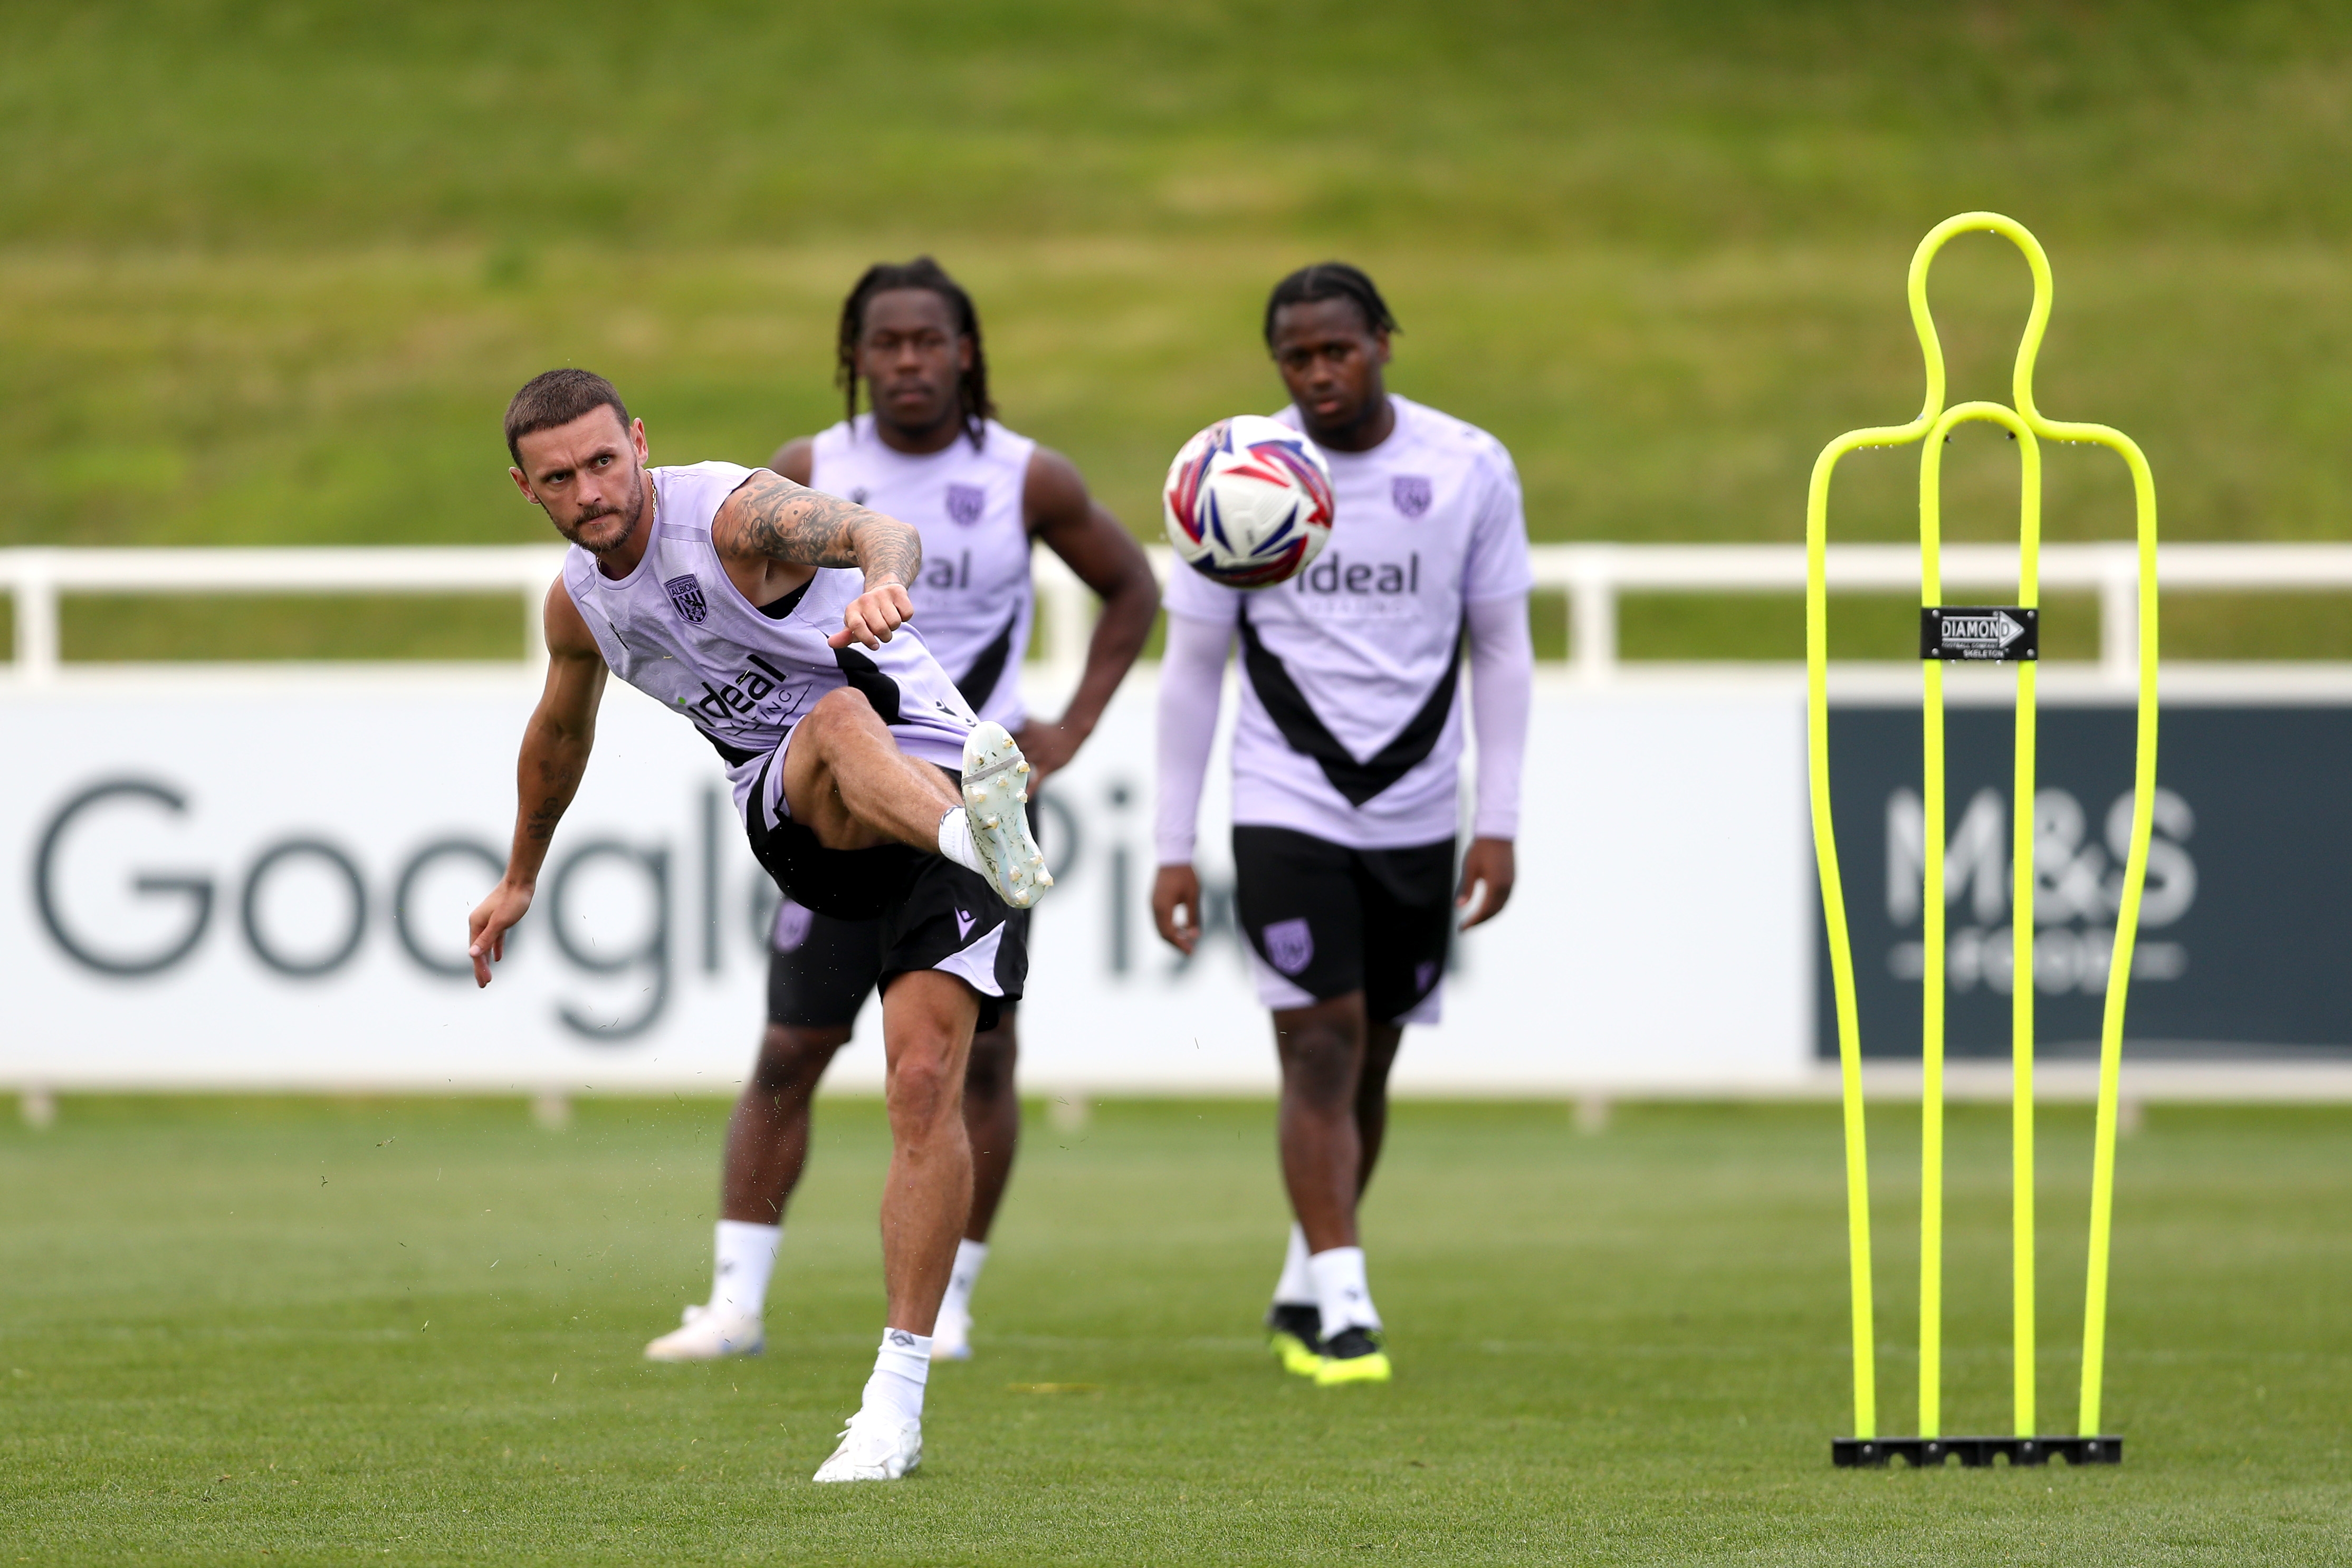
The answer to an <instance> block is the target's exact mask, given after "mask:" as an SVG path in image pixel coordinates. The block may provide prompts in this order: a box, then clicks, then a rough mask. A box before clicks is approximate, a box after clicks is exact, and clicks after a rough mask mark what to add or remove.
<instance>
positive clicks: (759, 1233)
mask: <svg viewBox="0 0 2352 1568" xmlns="http://www.w3.org/2000/svg"><path fill="white" fill-rule="evenodd" d="M783 1239H784V1227H783V1226H780V1225H753V1224H752V1223H751V1221H750V1220H742V1219H722V1220H720V1221H719V1235H718V1237H717V1239H716V1241H715V1242H714V1243H713V1244H712V1248H711V1249H712V1251H713V1252H714V1253H715V1254H716V1255H717V1258H718V1262H717V1264H716V1265H715V1266H714V1267H713V1268H712V1269H711V1272H710V1304H711V1305H712V1306H714V1307H724V1308H727V1309H728V1310H731V1311H737V1312H741V1313H743V1314H744V1315H745V1316H746V1317H752V1318H756V1317H758V1316H759V1315H760V1314H761V1312H763V1311H764V1310H767V1305H768V1276H769V1275H771V1274H772V1273H774V1272H775V1268H776V1248H777V1247H779V1246H781V1245H782V1242H783Z"/></svg>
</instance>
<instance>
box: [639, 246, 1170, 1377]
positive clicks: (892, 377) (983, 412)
mask: <svg viewBox="0 0 2352 1568" xmlns="http://www.w3.org/2000/svg"><path fill="white" fill-rule="evenodd" d="M838 374H839V376H840V381H841V387H842V392H843V395H844V397H845V402H846V410H845V413H846V417H845V419H844V420H843V421H842V422H841V423H840V424H838V425H835V426H833V427H832V428H830V429H828V430H824V431H822V432H820V433H819V434H817V435H815V436H813V437H803V438H801V439H799V440H796V441H793V442H790V443H788V444H786V445H785V446H784V447H782V449H780V450H779V451H778V452H777V453H776V455H775V457H774V458H772V460H771V462H770V464H769V466H770V467H771V468H773V469H774V470H775V471H776V472H778V473H780V474H782V475H783V476H784V477H785V478H787V479H792V480H793V481H795V482H797V483H800V484H803V485H807V486H809V487H811V488H812V489H817V490H821V491H824V492H825V493H827V494H829V495H835V496H841V497H845V498H846V499H847V500H851V501H854V502H856V504H858V505H860V506H870V507H873V508H874V509H876V510H880V511H883V512H886V513H887V514H888V515H890V516H892V517H896V518H898V519H900V520H902V521H907V522H910V523H912V524H914V525H915V527H916V528H917V529H919V531H921V534H922V540H923V570H922V573H921V574H920V575H919V577H918V578H917V579H916V580H915V581H914V582H913V583H910V584H908V589H909V592H910V593H911V595H912V596H913V599H914V602H915V613H916V616H917V618H918V620H919V623H920V625H921V628H922V635H923V641H924V643H925V644H926V645H927V646H928V647H929V648H930V650H931V652H932V654H933V655H934V656H935V657H936V658H938V659H939V661H940V664H941V665H942V666H943V667H945V668H946V669H947V671H948V673H949V674H950V676H951V677H953V678H954V679H955V682H956V685H957V687H958V688H959V689H961V691H962V693H963V695H964V699H965V700H966V701H968V702H970V703H971V706H972V708H973V709H974V710H976V711H977V712H978V713H979V714H980V716H981V718H982V720H983V721H990V720H992V721H995V722H997V723H1000V724H1002V725H1003V726H1004V727H1005V728H1006V729H1007V730H1009V731H1013V734H1014V735H1015V736H1016V737H1017V738H1018V741H1019V743H1020V745H1021V748H1022V751H1023V752H1024V755H1026V756H1027V758H1028V759H1029V764H1030V766H1031V768H1032V769H1033V770H1034V771H1033V773H1031V775H1030V776H1031V777H1032V778H1033V779H1037V780H1042V779H1043V778H1045V775H1047V774H1048V773H1052V772H1053V771H1054V770H1055V769H1056V768H1058V767H1060V766H1062V765H1063V764H1064V763H1067V762H1068V761H1069V760H1070V757H1071V756H1072V754H1073V753H1075V752H1076V751H1077V749H1078V746H1079V745H1080V743H1081V742H1084V741H1085V740H1086V738H1087V733H1088V732H1089V731H1092V730H1093V729H1094V726H1095V722H1096V721H1097V720H1098V719H1099V718H1100V717H1101V716H1102V711H1103V708H1104V705H1105V704H1107V703H1108V701H1109V700H1110V697H1111V693H1112V692H1113V691H1115V690H1117V689H1118V683H1119V681H1120V679H1122V678H1123V677H1125V675H1126V674H1127V670H1128V667H1129V665H1130V664H1132V663H1134V661H1135V656H1136V654H1137V653H1138V652H1139V651H1140V650H1141V648H1142V647H1143V641H1144V638H1145V637H1146V636H1147V635H1148V634H1149V633H1150V628H1151V621H1152V617H1153V616H1154V615H1155V613H1156V612H1157V611H1158V609H1159V605H1160V594H1159V589H1158V587H1157V585H1156V584H1154V582H1153V579H1152V575H1151V567H1150V563H1149V562H1147V561H1146V560H1145V559H1144V554H1143V552H1142V550H1141V549H1140V548H1139V547H1138V545H1137V544H1136V542H1135V541H1134V539H1133V538H1132V537H1131V536H1130V535H1129V533H1128V531H1127V530H1126V529H1124V528H1123V527H1121V526H1120V525H1119V522H1118V519H1117V518H1115V517H1113V516H1111V514H1110V513H1109V512H1108V511H1106V510H1104V509H1103V507H1102V506H1101V504H1100V503H1098V502H1097V501H1096V500H1093V498H1092V497H1090V496H1089V495H1088V494H1087V486H1086V481H1085V480H1084V479H1080V478H1079V477H1078V470H1077V469H1076V468H1074V467H1073V466H1072V465H1071V463H1070V460H1069V459H1068V458H1065V457H1063V456H1062V455H1061V454H1059V453H1058V452H1052V451H1048V450H1047V449H1046V448H1045V447H1040V446H1038V445H1037V443H1036V442H1034V441H1033V440H1031V439H1029V437H1025V436H1018V435H1015V434H1013V432H1012V431H1010V430H1008V429H1006V428H1005V427H1004V426H1002V425H1000V424H998V423H997V422H996V418H995V414H996V410H995V406H994V405H993V404H992V402H991V401H990V398H989V394H988V359H987V356H986V354H985V353H983V352H982V345H981V334H980V317H979V314H978V312H977V311H975V310H973V309H972V303H971V296H970V295H968V294H966V293H965V292H964V291H963V289H962V288H961V287H960V286H959V285H958V284H957V283H956V281H955V279H952V278H950V277H949V276H948V274H947V273H946V272H945V271H944V270H942V269H941V268H940V266H939V264H938V263H937V262H935V261H933V260H932V259H931V258H929V257H928V256H923V257H918V258H915V259H914V260H912V261H909V262H906V263H904V264H890V263H884V264H880V265H877V266H874V267H870V268H866V275H865V276H864V277H862V278H860V279H858V280H857V286H856V288H855V289H851V290H850V291H849V298H848V300H846V301H845V303H844V304H843V306H842V310H841V336H840V358H839V363H838ZM861 393H864V394H865V395H866V398H867V399H868V400H870V402H871V405H872V407H871V410H870V412H865V413H861V412H860V411H859V408H858V404H859V401H860V394H861ZM1032 541H1040V542H1043V543H1044V544H1045V547H1046V548H1047V549H1049V550H1051V551H1053V552H1054V553H1055V554H1056V555H1058V556H1060V557H1061V558H1062V559H1063V560H1064V561H1066V562H1067V563H1069V566H1070V569H1071V570H1072V571H1074V572H1076V574H1077V575H1078V577H1079V578H1080V580H1082V581H1083V582H1085V583H1086V584H1087V586H1088V587H1090V588H1092V589H1093V590H1094V591H1095V592H1096V593H1097V594H1098V595H1101V597H1102V614H1101V617H1100V619H1098V620H1097V622H1096V623H1095V630H1094V638H1093V641H1092V642H1091V643H1090V644H1089V645H1088V646H1087V662H1086V673H1085V675H1084V677H1083V678H1082V679H1080V680H1079V683H1078V689H1077V691H1076V694H1075V695H1074V696H1072V698H1071V699H1070V701H1069V705H1068V706H1067V707H1066V708H1065V709H1064V710H1063V712H1062V716H1061V717H1060V718H1059V719H1057V720H1053V721H1040V720H1037V719H1034V718H1032V717H1031V716H1030V715H1029V713H1028V711H1027V710H1026V709H1025V708H1024V706H1023V704H1022V700H1021V679H1020V677H1021V664H1022V659H1023V657H1024V653H1025V652H1026V650H1027V648H1028V644H1029V629H1030V623H1031V619H1032V616H1033V615H1034V610H1035V600H1034V595H1033V594H1032V592H1031V589H1030V579H1029V548H1030V544H1031V542H1032ZM773 940H774V949H775V951H774V953H773V954H772V957H771V959H770V960H769V971H768V1026H767V1032H766V1034H765V1036H764V1037H762V1039H761V1046H760V1056H759V1061H758V1064H757V1065H756V1066H755V1067H754V1068H753V1069H752V1073H751V1081H750V1082H749V1083H748V1084H747V1085H746V1086H745V1087H744V1090H743V1095H742V1098H741V1099H740V1100H739V1101H738V1102H737V1104H736V1107H735V1112H734V1116H733V1118H732V1119H731V1120H730V1121H729V1123H728V1128H727V1153H726V1166H725V1176H724V1178H723V1182H722V1188H721V1194H720V1209H719V1215H720V1217H719V1226H718V1237H717V1254H718V1257H717V1266H716V1269H715V1277H714V1279H713V1282H712V1286H711V1293H710V1300H709V1301H708V1302H707V1303H705V1304H703V1305H701V1306H698V1307H689V1308H688V1309H687V1313H686V1323H685V1326H684V1327H682V1328H679V1329H677V1330H676V1331H673V1332H671V1333H668V1334H665V1335H664V1336H662V1337H661V1338H660V1339H657V1340H656V1341H655V1342H653V1343H652V1344H650V1345H647V1346H646V1354H647V1355H648V1356H650V1357H652V1358H653V1359H655V1360H656V1361H701V1360H709V1359H711V1358H714V1357H718V1356H722V1355H740V1354H744V1353H747V1352H754V1351H757V1350H759V1349H760V1348H761V1338H762V1331H761V1316H762V1312H763V1310H764V1307H765V1303H766V1298H767V1288H768V1279H769V1275H770V1273H771V1271H772V1269H773V1268H774V1266H775V1258H776V1253H777V1248H778V1246H779V1244H780V1243H781V1241H782V1236H783V1230H782V1223H783V1217H784V1208H785V1205H787V1204H788V1203H789V1202H790V1201H791V1198H792V1193H793V1186H794V1185H795V1184H797V1183H798V1182H799V1180H800V1175H801V1168H802V1165H803V1162H804V1161H805V1160H806V1158H807V1155H808V1139H809V1101H810V1099H811V1097H812V1096H813V1095H814V1093H815V1091H816V1086H817V1080H818V1079H819V1078H821V1077H822V1076H823V1075H824V1069H825V1067H826V1065H827V1064H828V1063H830V1062H831V1061H832V1060H833V1058H834V1054H835V1052H836V1051H838V1050H840V1048H841V1047H843V1046H845V1045H846V1044H847V1043H848V1042H849V1037H850V1029H851V1026H852V1024H853V1023H854V1022H855V1021H856V1017H857V1014H858V1010H859V1008H860V1007H862V1006H863V1005H864V1004H865V1001H866V995H867V994H868V993H869V992H871V991H872V990H873V989H874V987H875V984H876V983H877V980H879V979H880V978H881V965H882V962H883V955H884V949H885V943H884V932H883V930H882V922H880V921H870V920H866V921H860V920H842V919H838V918H836V917H835V916H832V915H826V914H819V913H816V912H815V911H814V910H809V909H807V908H805V907H803V905H801V904H798V903H795V902H793V900H789V899H788V900H785V901H784V903H783V904H782V907H781V908H780V909H779V910H778V911H777V915H776V923H775V931H774V939H773ZM1014 1011H1015V1010H1014V1006H1013V1003H1011V1002H1009V1001H1008V1002H1004V1003H1003V1004H1002V1005H993V1006H988V1007H984V1008H983V1009H982V1019H981V1029H980V1032H979V1033H978V1034H977V1035H976V1036H975V1037H973V1040H972V1047H971V1057H970V1058H969V1061H968V1065H967V1067H966V1069H965V1076H964V1090H963V1118H964V1125H965V1127H966V1129H967V1130H968V1131H969V1133H970V1136H971V1156H972V1200H971V1218H970V1221H969V1223H968V1224H967V1225H966V1226H965V1228H964V1239H963V1241H962V1243H961V1246H960V1247H958V1248H957V1251H956V1258H955V1267H954V1269H953V1271H952V1272H951V1273H950V1276H949V1285H948V1291H947V1299H946V1300H945V1301H944V1302H943V1303H941V1305H940V1316H939V1322H938V1327H937V1328H936V1329H935V1330H934V1331H933V1336H932V1352H931V1353H932V1354H933V1355H934V1356H935V1357H941V1358H960V1357H962V1356H965V1355H969V1354H970V1353H971V1291H972V1286H973V1284H974V1282H975V1281H976V1280H977V1279H978V1278H979V1275H980V1268H981V1264H982V1262H983V1261H984V1260H985V1259H986V1258H987V1256H988V1233H989V1226H990V1225H991V1223H992V1221H993V1220H994V1219H995V1217H996V1207H997V1204H998V1203H999V1201H1000V1200H1002V1198H1003V1195H1004V1186H1005V1183H1006V1181H1007V1180H1008V1179H1009V1178H1010V1176H1011V1175H1012V1172H1013V1148H1014V1145H1015V1143H1016V1142H1017V1141H1018V1139H1019V1137H1020V1131H1021V1106H1020V1101H1019V1100H1018V1098H1017V1097H1016V1095H1015V1092H1014V1089H1013V1064H1014V1061H1015V1059H1016V1058H1017V1055H1018V1052H1019V1042H1018V1040H1017V1037H1016V1036H1015V1033H1014Z"/></svg>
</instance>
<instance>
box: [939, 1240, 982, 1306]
mask: <svg viewBox="0 0 2352 1568" xmlns="http://www.w3.org/2000/svg"><path fill="white" fill-rule="evenodd" d="M987 1261H988V1243H986V1242H984V1241H968V1240H967V1241H959V1242H957V1243H956V1257H955V1267H954V1268H951V1269H950V1270H949V1271H948V1293H947V1298H946V1300H942V1301H941V1302H940V1317H942V1318H955V1319H957V1320H959V1321H962V1322H966V1323H969V1322H971V1288H972V1287H973V1286H975V1285H977V1284H979V1283H980V1266H981V1265H982V1264H983V1263H986V1262H987Z"/></svg>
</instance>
